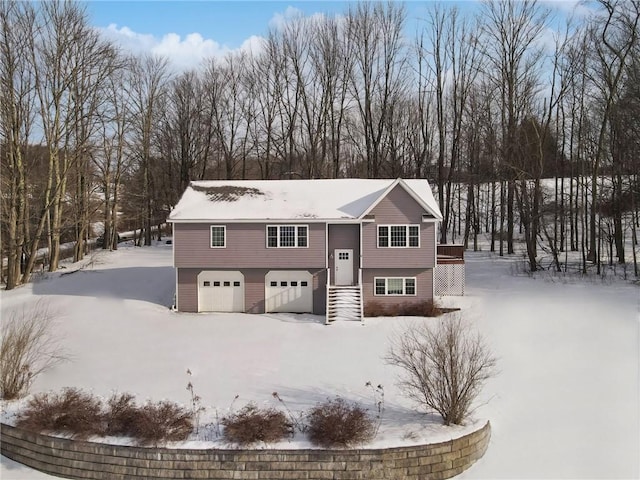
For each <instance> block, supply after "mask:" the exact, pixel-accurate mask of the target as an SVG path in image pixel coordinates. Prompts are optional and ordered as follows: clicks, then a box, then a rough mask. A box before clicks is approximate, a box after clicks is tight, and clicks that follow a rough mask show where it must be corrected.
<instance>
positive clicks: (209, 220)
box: [169, 217, 360, 225]
mask: <svg viewBox="0 0 640 480" xmlns="http://www.w3.org/2000/svg"><path fill="white" fill-rule="evenodd" d="M169 221H170V222H171V223H213V222H215V223H220V224H224V223H265V224H266V223H273V224H276V223H277V224H283V223H293V224H299V223H305V224H306V223H347V224H349V223H351V224H354V225H357V224H359V223H360V219H358V218H308V217H300V218H198V219H173V220H169Z"/></svg>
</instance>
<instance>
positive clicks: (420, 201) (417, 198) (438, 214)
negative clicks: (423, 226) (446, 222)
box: [398, 178, 442, 220]
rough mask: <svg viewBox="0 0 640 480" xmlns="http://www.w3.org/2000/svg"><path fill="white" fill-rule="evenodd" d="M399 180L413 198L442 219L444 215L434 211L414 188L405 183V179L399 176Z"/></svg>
mask: <svg viewBox="0 0 640 480" xmlns="http://www.w3.org/2000/svg"><path fill="white" fill-rule="evenodd" d="M398 180H399V182H398V183H399V184H400V185H401V186H402V187H403V188H404V189H405V191H406V192H407V193H408V194H409V195H410V196H411V198H413V199H414V200H415V201H416V202H417V203H418V204H419V205H420V206H421V207H422V208H423V209H424V210H425V211H427V212H429V213H430V214H431V215H433V216H434V217H435V218H436V219H438V220H442V215H441V214H440V213H438V212H434V211H433V209H432V208H431V207H430V206H429V205H427V204H426V203H424V201H423V200H422V198H420V197H419V196H418V194H417V193H416V192H414V191H413V189H412V188H411V187H410V186H409V185H407V184H406V183H405V181H404V180H402V179H401V178H399V179H398ZM429 188H431V185H429Z"/></svg>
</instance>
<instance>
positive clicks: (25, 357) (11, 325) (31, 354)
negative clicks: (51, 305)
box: [0, 302, 65, 400]
mask: <svg viewBox="0 0 640 480" xmlns="http://www.w3.org/2000/svg"><path fill="white" fill-rule="evenodd" d="M53 319H54V317H53V315H52V314H51V313H50V312H49V310H48V309H47V307H46V305H45V304H43V303H41V302H38V303H37V304H36V306H35V308H34V309H33V310H31V311H29V312H27V311H26V310H23V311H22V312H21V313H18V312H15V311H14V312H13V313H10V314H9V315H8V318H7V319H6V320H3V322H2V340H1V341H0V397H1V398H4V399H6V400H12V399H14V398H19V397H22V396H24V395H26V394H27V393H28V391H29V388H30V387H31V383H32V382H33V380H34V379H35V378H36V377H37V376H38V375H40V374H41V373H42V372H44V371H45V370H47V369H49V368H51V367H53V366H54V365H56V364H57V363H58V362H60V361H62V360H64V358H65V357H64V355H63V353H62V349H61V348H60V346H59V344H58V342H57V340H56V338H55V336H54V335H53Z"/></svg>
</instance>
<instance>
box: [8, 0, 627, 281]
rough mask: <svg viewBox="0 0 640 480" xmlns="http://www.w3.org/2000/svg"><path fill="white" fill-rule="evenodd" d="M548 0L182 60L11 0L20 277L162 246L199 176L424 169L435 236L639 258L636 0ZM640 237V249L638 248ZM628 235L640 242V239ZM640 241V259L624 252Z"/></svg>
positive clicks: (11, 126)
mask: <svg viewBox="0 0 640 480" xmlns="http://www.w3.org/2000/svg"><path fill="white" fill-rule="evenodd" d="M551 13H552V12H550V11H549V10H546V9H545V8H544V7H543V6H542V5H541V4H539V3H537V2H536V1H515V0H505V1H498V0H487V1H485V2H484V3H482V5H481V7H480V8H479V9H478V10H477V11H475V12H473V13H468V12H467V13H463V12H461V11H459V10H457V8H456V7H455V6H452V5H448V4H429V8H428V14H427V15H426V17H425V18H423V19H419V20H418V21H417V25H418V28H417V31H416V34H415V36H411V37H409V36H407V29H408V27H407V23H408V18H407V12H406V8H405V6H404V5H403V4H401V3H397V2H389V3H381V2H373V3H366V2H358V3H356V4H354V5H352V6H350V7H349V8H348V9H347V10H346V11H345V12H343V13H341V14H339V15H333V16H330V15H314V16H311V17H305V16H303V15H298V16H294V17H291V18H288V19H287V21H286V22H285V23H284V24H283V25H282V26H280V27H278V28H274V29H272V30H270V31H269V32H268V33H267V34H266V36H265V37H264V39H263V41H262V43H261V45H260V47H259V48H257V49H256V50H255V51H235V52H232V53H229V54H227V55H226V56H224V57H222V58H210V59H207V60H206V61H204V62H203V64H202V65H201V66H199V67H198V68H195V69H193V70H190V71H186V72H174V71H173V70H172V69H171V65H170V63H169V61H168V59H166V58H162V57H157V56H150V55H140V56H134V55H129V54H126V53H124V52H122V51H121V50H120V49H119V48H118V47H117V46H116V45H115V44H113V43H111V42H109V41H107V40H105V39H104V38H102V37H101V36H100V34H99V33H98V32H97V31H96V30H95V29H94V28H92V27H91V24H90V18H89V15H88V13H87V11H86V9H85V6H84V5H83V4H81V3H78V2H76V1H69V0H66V1H53V2H39V3H33V2H20V1H15V0H8V1H5V2H2V4H1V5H0V22H1V23H0V68H1V75H0V81H1V82H2V83H1V85H0V118H1V123H0V135H1V137H0V154H1V167H2V185H1V187H2V195H1V201H2V257H3V262H4V263H3V275H4V277H5V283H6V287H7V288H8V289H10V288H13V287H15V286H16V285H18V284H20V283H24V282H27V281H28V280H29V278H30V276H31V275H32V273H33V271H34V267H35V265H36V261H37V258H38V255H37V254H38V250H39V249H41V248H44V247H46V248H47V252H48V257H47V268H48V269H49V270H50V271H53V270H56V269H57V268H58V266H59V262H60V252H61V245H62V244H64V243H65V242H74V243H73V245H74V259H75V260H80V259H81V258H83V256H84V255H85V254H86V252H87V248H88V241H89V239H90V238H91V237H92V236H94V235H95V232H93V227H94V225H95V223H96V222H100V223H101V224H102V225H103V228H104V234H103V238H104V241H103V245H104V248H109V249H115V248H117V232H118V231H123V230H126V229H139V231H140V237H139V241H140V242H141V243H143V244H144V245H150V244H151V241H152V235H153V231H154V227H156V228H157V226H159V225H160V224H162V223H163V222H164V220H165V219H166V216H167V215H168V212H169V210H170V208H171V206H172V205H175V203H176V202H177V200H178V199H179V197H180V195H181V193H182V192H183V191H184V189H185V188H186V186H187V184H188V183H189V181H191V180H199V179H289V178H336V177H366V178H395V177H405V178H427V179H429V180H430V181H431V182H432V184H433V185H434V187H435V188H436V190H437V200H438V203H439V205H440V208H441V210H442V212H443V215H444V221H443V225H442V228H441V229H440V239H439V240H440V242H442V243H446V242H450V241H459V242H463V243H464V244H465V245H467V246H469V247H470V248H471V247H472V248H474V249H477V248H479V242H481V241H482V239H483V238H488V240H489V243H490V249H491V251H497V252H499V254H501V255H503V254H511V253H514V252H515V251H516V249H515V246H514V245H515V244H516V243H517V242H518V241H519V239H522V240H523V241H524V245H525V247H526V255H527V260H528V265H529V268H530V269H531V270H532V271H535V270H537V269H539V268H540V267H541V264H540V249H543V250H544V252H548V253H549V254H550V256H551V258H552V259H553V268H555V269H557V270H561V269H562V268H566V262H564V263H563V253H564V254H565V255H566V253H567V252H571V251H573V252H578V253H579V256H580V257H581V259H582V260H581V262H580V268H581V269H582V271H583V272H585V273H586V272H587V270H588V269H589V268H590V266H592V265H593V266H595V267H596V268H597V271H598V273H599V272H600V269H601V263H602V262H603V261H609V262H611V263H614V262H615V263H623V264H624V263H627V262H630V261H632V262H633V265H634V268H635V275H636V276H637V275H638V268H637V259H636V248H635V247H636V245H637V237H638V236H637V228H638V225H639V221H640V215H639V211H638V210H639V209H638V202H637V197H638V191H639V185H640V183H639V182H638V172H639V171H640V168H639V167H640V166H639V163H640V56H639V52H640V49H639V43H638V22H639V19H640V1H638V0H633V1H618V0H599V2H597V9H595V10H594V11H593V13H592V14H591V16H589V17H586V18H579V19H578V20H575V21H572V20H567V21H565V20H563V19H560V18H558V17H554V16H552V14H551ZM629 244H630V245H631V248H630V249H629V248H628V245H629ZM628 250H630V252H629V251H628ZM629 257H631V258H629Z"/></svg>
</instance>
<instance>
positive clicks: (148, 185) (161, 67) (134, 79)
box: [128, 56, 169, 245]
mask: <svg viewBox="0 0 640 480" xmlns="http://www.w3.org/2000/svg"><path fill="white" fill-rule="evenodd" d="M131 61H132V64H131V80H130V81H129V82H128V88H129V89H130V93H129V96H130V99H131V115H132V116H131V121H132V127H133V129H134V142H133V144H132V153H133V154H134V155H135V157H136V159H137V166H138V174H139V175H140V182H141V189H140V192H139V195H140V212H141V226H142V228H143V230H144V244H145V245H151V229H152V226H153V225H155V223H156V222H155V218H154V213H155V208H156V207H157V206H156V205H155V204H154V203H155V198H154V195H155V193H156V191H155V187H154V183H153V173H154V172H152V167H153V165H152V163H153V161H154V146H155V143H154V139H155V138H156V130H155V129H156V126H157V125H158V120H159V113H160V112H159V107H160V105H161V102H162V101H163V97H164V95H165V94H166V87H167V81H168V79H169V70H168V61H167V59H166V58H161V57H154V56H145V57H142V58H133V59H132V60H131Z"/></svg>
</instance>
